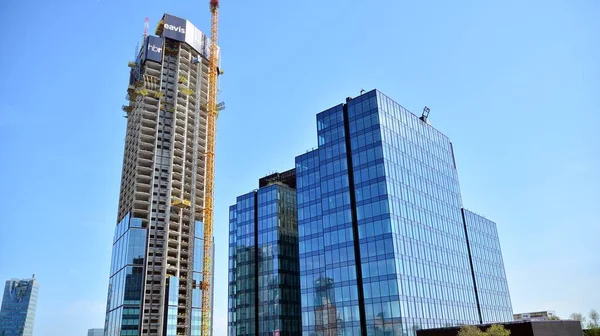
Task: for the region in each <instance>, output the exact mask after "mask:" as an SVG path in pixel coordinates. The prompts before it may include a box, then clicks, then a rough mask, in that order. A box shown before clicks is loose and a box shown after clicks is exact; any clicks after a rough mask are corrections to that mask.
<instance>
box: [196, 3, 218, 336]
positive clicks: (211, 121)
mask: <svg viewBox="0 0 600 336" xmlns="http://www.w3.org/2000/svg"><path fill="white" fill-rule="evenodd" d="M210 13H211V29H210V34H211V36H210V40H211V44H210V55H209V68H208V106H207V110H208V115H207V134H206V182H205V184H204V185H205V190H204V192H205V196H204V259H203V261H202V284H201V289H202V333H201V335H202V336H209V335H210V329H211V328H210V327H211V326H210V320H211V318H210V315H211V307H210V302H211V297H210V293H211V286H212V283H211V273H212V263H213V255H212V243H213V241H212V234H213V211H214V199H213V197H214V185H215V140H216V132H217V116H218V110H217V76H218V75H219V72H220V70H219V55H218V53H219V50H218V47H217V43H218V34H219V0H210Z"/></svg>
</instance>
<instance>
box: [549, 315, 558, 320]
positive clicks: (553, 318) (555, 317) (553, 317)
mask: <svg viewBox="0 0 600 336" xmlns="http://www.w3.org/2000/svg"><path fill="white" fill-rule="evenodd" d="M548 320H550V321H558V320H560V317H558V316H556V315H552V316H550V317H549V318H548Z"/></svg>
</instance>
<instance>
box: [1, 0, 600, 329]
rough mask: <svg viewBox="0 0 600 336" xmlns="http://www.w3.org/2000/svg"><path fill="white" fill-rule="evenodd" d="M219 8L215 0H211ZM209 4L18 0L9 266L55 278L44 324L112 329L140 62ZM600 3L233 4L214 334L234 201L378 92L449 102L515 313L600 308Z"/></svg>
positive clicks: (434, 113) (7, 149) (435, 109)
mask: <svg viewBox="0 0 600 336" xmlns="http://www.w3.org/2000/svg"><path fill="white" fill-rule="evenodd" d="M206 2H208V1H206ZM163 12H169V13H172V14H174V15H178V16H182V17H185V18H187V19H189V20H190V21H192V22H193V23H195V25H196V26H198V27H199V28H200V29H201V30H203V31H207V30H208V29H209V13H208V4H207V3H204V2H203V1H199V2H198V1H140V0H136V1H116V0H87V1H84V0H78V1H74V0H72V1H67V0H61V1H54V2H49V1H28V0H22V1H2V2H0V13H1V14H2V17H3V19H2V20H0V30H1V31H4V32H5V33H4V38H3V40H2V47H1V52H0V61H1V62H0V64H2V74H1V75H0V114H1V118H0V154H1V157H2V164H1V165H0V176H3V177H4V179H3V183H2V184H3V185H4V188H3V189H4V190H3V192H2V193H0V204H1V205H2V211H1V215H0V216H1V217H0V279H2V280H4V279H8V278H11V277H28V276H31V274H32V273H36V276H37V278H38V279H39V282H40V297H39V305H38V310H37V318H36V327H35V335H36V336H54V335H63V336H76V335H84V334H85V331H86V330H87V329H88V328H93V327H102V326H103V321H104V308H105V299H106V290H107V283H108V269H109V262H110V253H111V239H112V234H113V226H114V224H115V220H116V212H117V201H118V194H119V183H120V173H121V163H122V155H123V144H124V135H125V119H123V118H122V117H121V115H122V111H121V110H120V107H121V105H122V104H124V103H126V101H125V93H126V84H127V79H128V68H127V61H129V60H131V59H132V58H133V55H134V47H135V45H136V43H137V42H138V41H139V40H140V36H141V34H142V32H143V23H144V17H145V16H149V17H150V21H151V30H154V27H155V24H156V22H157V21H158V20H159V19H160V16H161V15H162V13H163ZM599 12H600V3H598V2H597V1H594V0H574V1H567V0H565V1H558V0H545V1H541V0H532V1H518V0H507V1H475V0H472V1H447V2H446V1H444V2H442V1H431V0H429V1H428V0H425V1H398V0H394V1H379V0H368V1H367V0H361V1H359V0H355V1H353V0H328V1H317V0H306V1H266V0H255V1H233V0H229V1H228V0H222V6H221V29H220V45H221V49H222V65H223V68H224V70H225V71H226V74H225V75H224V76H222V77H221V78H222V81H221V84H220V88H221V91H222V94H221V97H220V99H222V100H225V102H226V104H227V109H226V110H225V111H224V112H223V113H222V114H221V116H220V118H219V124H218V139H217V180H216V195H215V196H216V208H215V218H216V223H215V224H216V228H215V241H216V244H217V245H216V248H217V252H216V265H217V266H216V269H215V271H216V281H215V282H216V284H215V295H216V298H217V299H216V300H215V334H216V335H224V333H225V324H226V302H227V301H226V299H225V298H226V295H227V294H226V293H227V291H226V290H227V289H226V277H227V215H228V213H227V207H228V205H230V204H232V203H233V202H234V201H235V197H236V196H237V195H240V194H243V193H245V192H248V191H250V190H252V189H254V188H255V187H256V186H257V184H258V181H257V180H258V178H259V177H261V176H264V175H266V174H268V173H270V172H273V171H281V170H284V169H288V168H292V167H293V164H294V157H295V156H296V155H298V154H301V153H304V152H305V151H306V150H307V149H310V148H312V147H314V146H315V145H316V127H315V115H316V113H318V112H320V111H321V110H324V109H326V108H328V107H330V106H333V105H334V104H338V103H340V102H342V101H343V100H344V98H345V97H346V96H355V95H357V94H359V91H360V90H361V89H363V88H364V89H366V90H368V89H371V88H378V89H380V90H381V91H382V92H384V93H385V94H386V95H388V96H390V97H392V98H393V99H395V100H396V101H398V102H399V103H400V104H402V105H403V106H404V107H406V108H408V109H409V110H411V111H413V112H415V113H419V111H421V109H422V108H423V106H424V105H428V106H429V107H430V108H431V115H430V120H431V122H432V124H433V125H434V126H435V127H436V128H438V129H439V130H441V131H442V132H444V133H446V134H447V135H448V136H449V137H450V138H451V139H452V141H453V143H454V148H455V153H456V159H457V164H458V169H459V177H460V182H461V189H462V192H463V201H464V203H465V205H466V206H467V207H468V208H470V209H472V210H474V211H476V212H479V213H482V214H485V215H486V216H488V217H489V218H491V219H492V220H495V221H496V222H497V223H498V228H499V234H500V238H501V243H502V248H503V252H504V260H505V264H506V272H507V275H508V280H509V285H510V290H511V296H512V302H513V306H514V310H515V311H516V312H519V311H530V310H538V309H539V310H545V309H550V310H555V311H556V312H557V313H558V314H559V315H560V316H563V317H566V316H568V315H569V314H570V313H572V312H582V313H586V312H587V311H589V309H590V308H593V307H594V306H595V308H597V309H600V306H598V305H599V303H600V292H599V291H598V290H597V289H598V284H599V283H600V256H599V254H598V251H597V241H598V237H599V236H600V235H599V234H600V220H599V218H600V210H599V209H600V206H599V205H600V195H599V190H600V179H599V177H598V171H600V155H599V154H600V135H599V134H600V132H599V130H600V113H598V112H599V111H600V94H599V93H600V61H599V60H600V47H599V44H598V39H597V34H598V32H599V31H600V22H599V21H598V20H597V14H598V13H599Z"/></svg>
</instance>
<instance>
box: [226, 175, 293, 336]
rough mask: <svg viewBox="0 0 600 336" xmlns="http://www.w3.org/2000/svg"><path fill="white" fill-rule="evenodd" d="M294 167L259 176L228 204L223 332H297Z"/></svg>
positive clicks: (267, 335)
mask: <svg viewBox="0 0 600 336" xmlns="http://www.w3.org/2000/svg"><path fill="white" fill-rule="evenodd" d="M295 184H296V177H295V173H294V170H290V171H287V172H284V173H281V174H278V173H276V174H273V175H270V176H267V177H265V178H263V179H261V180H260V182H259V185H260V189H258V190H255V191H253V192H250V193H248V194H245V195H242V196H239V197H238V198H237V202H236V204H235V205H233V206H231V207H230V208H229V302H228V305H229V311H228V335H230V336H234V335H259V336H273V335H281V336H284V335H286V336H292V335H299V334H300V328H301V321H300V275H299V259H298V227H297V211H296V190H295Z"/></svg>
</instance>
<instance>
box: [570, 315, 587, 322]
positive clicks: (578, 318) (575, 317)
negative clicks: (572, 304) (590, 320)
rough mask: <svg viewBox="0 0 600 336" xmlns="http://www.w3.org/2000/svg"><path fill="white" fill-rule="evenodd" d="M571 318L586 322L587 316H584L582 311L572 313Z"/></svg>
mask: <svg viewBox="0 0 600 336" xmlns="http://www.w3.org/2000/svg"><path fill="white" fill-rule="evenodd" d="M571 320H575V321H579V322H582V323H583V322H585V317H583V315H582V314H581V313H573V314H571Z"/></svg>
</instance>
